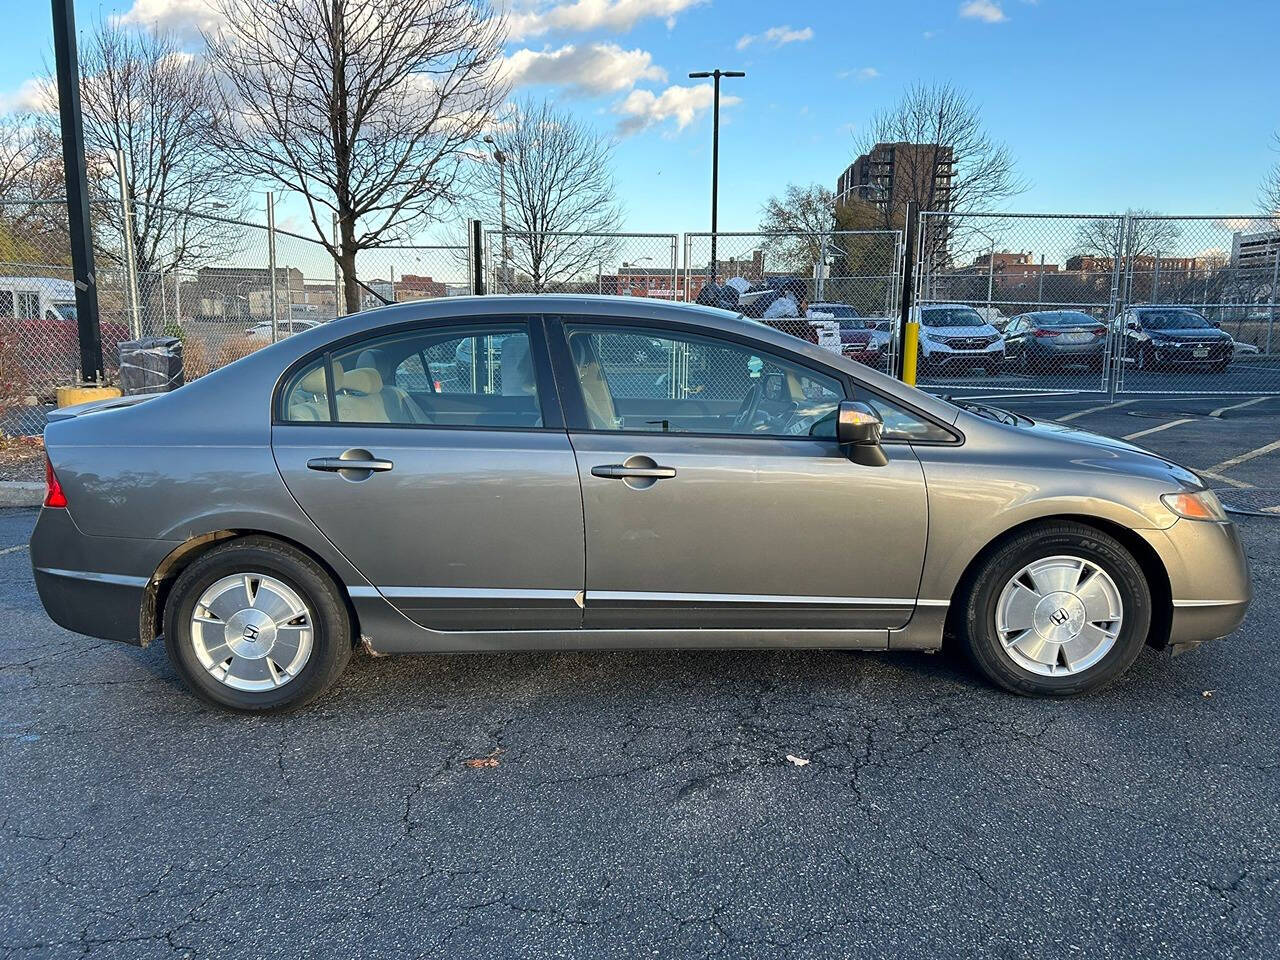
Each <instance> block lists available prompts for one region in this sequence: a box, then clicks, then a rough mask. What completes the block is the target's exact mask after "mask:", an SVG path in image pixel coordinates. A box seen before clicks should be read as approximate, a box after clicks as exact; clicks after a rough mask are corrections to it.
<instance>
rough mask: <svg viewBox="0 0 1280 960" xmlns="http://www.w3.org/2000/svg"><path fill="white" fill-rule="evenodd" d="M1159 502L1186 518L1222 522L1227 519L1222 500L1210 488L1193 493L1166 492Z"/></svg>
mask: <svg viewBox="0 0 1280 960" xmlns="http://www.w3.org/2000/svg"><path fill="white" fill-rule="evenodd" d="M1160 502H1161V503H1163V504H1164V505H1165V506H1166V507H1168V508H1169V509H1170V510H1172V511H1173V512H1174V513H1176V514H1177V515H1178V516H1180V517H1185V518H1186V519H1188V520H1212V521H1214V522H1216V523H1222V522H1223V521H1225V520H1226V519H1227V511H1225V510H1223V509H1222V501H1220V500H1219V499H1218V496H1217V494H1215V493H1214V492H1213V491H1212V490H1197V491H1196V492H1195V493H1185V492H1184V493H1166V494H1165V495H1164V496H1162V497H1161V498H1160Z"/></svg>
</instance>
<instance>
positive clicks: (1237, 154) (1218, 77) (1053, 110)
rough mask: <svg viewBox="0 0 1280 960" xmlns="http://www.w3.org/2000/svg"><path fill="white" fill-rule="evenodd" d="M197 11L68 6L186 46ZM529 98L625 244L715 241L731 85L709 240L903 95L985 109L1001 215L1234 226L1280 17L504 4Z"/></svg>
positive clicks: (1256, 0)
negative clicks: (183, 36)
mask: <svg viewBox="0 0 1280 960" xmlns="http://www.w3.org/2000/svg"><path fill="white" fill-rule="evenodd" d="M204 2H205V0H128V2H123V3H98V2H83V3H77V7H76V9H77V17H78V20H79V25H80V27H81V28H82V29H83V28H85V27H86V26H88V25H90V24H91V23H92V21H93V20H94V19H95V17H97V16H99V15H111V14H119V13H125V14H127V15H128V16H130V17H132V18H133V19H136V20H139V21H147V22H150V21H153V20H156V19H160V20H162V21H163V22H165V23H166V24H168V25H170V26H173V27H176V28H178V29H189V28H190V26H191V25H192V24H194V23H196V22H198V21H199V20H200V18H201V17H202V16H205V15H206V14H205V13H204V9H205V8H204V6H203V4H204ZM513 2H514V9H513V11H512V25H513V27H514V28H515V33H516V36H514V37H513V38H512V40H511V42H510V43H509V44H508V46H507V54H508V57H509V58H510V62H509V66H510V69H511V71H512V76H513V78H514V79H515V80H516V81H517V82H518V83H521V84H524V88H523V89H522V90H521V91H520V92H521V93H533V94H535V95H536V94H542V93H546V94H548V95H551V96H554V97H555V98H556V99H557V100H558V101H559V102H560V103H561V104H562V105H565V106H568V107H569V108H571V109H572V110H574V111H575V112H577V113H579V114H580V115H581V116H583V117H584V118H586V119H588V120H589V121H590V122H592V123H593V124H595V125H596V126H597V127H598V128H599V129H600V130H601V131H602V132H606V133H611V134H616V135H617V136H618V137H619V139H618V146H617V150H616V154H615V156H616V165H617V168H616V169H617V179H618V185H619V192H620V194H621V196H622V198H623V201H624V204H625V207H626V210H627V226H628V228H629V229H631V230H653V231H667V232H676V231H683V230H700V229H706V226H707V222H708V219H709V183H710V156H711V150H710V140H711V129H710V120H709V115H708V113H709V112H708V110H707V109H706V108H705V107H706V100H707V97H706V94H705V92H699V91H696V90H690V89H689V88H691V87H693V86H694V85H695V83H696V82H695V81H690V80H688V79H686V74H687V73H688V72H689V71H690V70H700V69H711V68H714V67H717V66H718V67H722V68H726V69H743V70H746V71H747V77H746V78H745V79H743V80H733V81H725V85H724V88H723V90H724V93H725V94H726V95H732V96H733V97H736V98H738V102H736V103H733V104H732V105H729V106H725V107H723V108H722V128H721V158H720V159H721V167H720V171H721V179H720V184H721V190H720V196H721V208H720V223H721V227H722V229H726V230H731V229H741V230H745V229H751V228H753V227H754V226H755V225H756V224H757V223H758V221H759V212H760V207H761V204H762V203H763V202H764V201H765V200H766V199H767V198H768V196H769V195H770V194H772V193H777V192H780V191H781V190H782V189H783V188H784V187H785V185H786V184H787V183H788V182H791V181H794V182H798V183H808V182H812V181H818V182H821V183H824V184H826V185H828V186H832V185H834V182H835V179H836V177H837V175H838V174H839V172H840V171H841V170H842V169H843V168H844V167H845V165H846V164H848V162H849V161H850V160H851V159H852V155H853V148H854V139H853V138H854V136H855V134H856V132H857V131H858V130H860V129H862V128H863V127H865V125H866V124H867V122H868V120H869V118H870V116H871V115H872V114H873V113H874V111H875V110H877V109H878V108H880V107H883V106H885V105H887V104H889V103H891V102H892V101H894V100H895V99H896V98H897V97H898V96H899V95H900V94H901V92H902V90H903V88H904V87H905V86H907V85H908V84H910V83H913V82H915V81H943V80H945V81H950V82H952V83H954V84H956V85H958V86H960V87H962V88H964V89H965V90H967V91H968V92H970V93H971V94H972V95H973V97H974V98H975V99H976V100H977V101H979V102H980V103H981V104H982V107H983V114H984V117H985V119H986V124H987V127H988V129H989V131H990V133H991V134H992V135H993V136H995V137H996V138H998V139H1001V140H1004V141H1005V142H1007V143H1008V144H1009V146H1010V147H1011V148H1012V150H1013V153H1014V155H1015V157H1016V158H1017V161H1018V172H1019V173H1020V174H1021V175H1022V176H1023V177H1024V178H1025V179H1026V180H1027V181H1028V182H1029V184H1030V187H1029V189H1028V190H1027V191H1026V192H1025V193H1024V194H1022V195H1021V196H1019V197H1017V198H1015V199H1014V200H1012V201H1010V202H1009V203H1008V204H1007V208H1008V209H1011V210H1027V211H1082V212H1101V211H1112V210H1123V209H1125V208H1127V207H1142V208H1149V209H1154V210H1160V211H1163V212H1178V213H1211V214H1237V213H1249V212H1252V211H1254V210H1255V209H1256V207H1257V188H1258V184H1259V182H1260V180H1261V179H1262V177H1263V175H1264V173H1265V171H1266V170H1267V168H1268V167H1270V166H1271V165H1272V164H1274V163H1275V162H1276V161H1277V160H1280V154H1277V153H1276V152H1275V151H1274V150H1273V149H1272V140H1271V138H1272V134H1273V132H1274V131H1275V130H1276V129H1277V128H1280V105H1278V104H1280V97H1278V96H1277V94H1280V80H1278V79H1277V77H1276V75H1275V70H1274V58H1275V56H1276V38H1277V36H1280V2H1278V0H1216V2H1204V0H1199V2H1187V0H1164V2H1158V0H1109V2H1102V0H900V2H898V3H883V2H874V3H873V2H867V3H862V2H817V0H789V2H786V3H778V2H776V0H773V2H767V0H733V2H728V0H565V2H555V0H513ZM13 6H15V7H17V9H13V8H11V9H10V10H9V11H8V13H7V17H6V19H7V21H8V23H7V27H8V28H7V30H6V31H5V38H4V39H3V40H0V107H8V108H12V106H13V105H14V104H15V103H20V102H21V101H22V98H23V89H24V88H23V85H24V83H26V82H27V81H29V80H30V79H31V78H32V77H33V76H34V75H36V74H39V73H40V72H42V70H43V69H44V64H45V63H46V62H51V61H52V47H51V43H52V41H51V38H50V20H49V17H50V14H49V7H48V5H47V4H44V3H36V2H29V3H28V2H23V3H21V4H14V5H13Z"/></svg>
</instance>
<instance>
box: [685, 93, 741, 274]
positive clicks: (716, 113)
mask: <svg viewBox="0 0 1280 960" xmlns="http://www.w3.org/2000/svg"><path fill="white" fill-rule="evenodd" d="M745 76H746V73H745V72H744V71H742V70H720V69H718V68H717V69H715V70H700V71H698V72H697V73H691V74H689V79H690V80H705V79H707V78H708V77H710V78H712V80H713V82H714V88H715V92H714V94H713V95H712V104H711V263H710V265H709V266H708V268H707V269H708V272H709V273H710V275H711V281H710V282H711V283H715V282H716V230H717V220H716V214H717V207H718V205H719V204H718V201H719V194H720V78H721V77H745Z"/></svg>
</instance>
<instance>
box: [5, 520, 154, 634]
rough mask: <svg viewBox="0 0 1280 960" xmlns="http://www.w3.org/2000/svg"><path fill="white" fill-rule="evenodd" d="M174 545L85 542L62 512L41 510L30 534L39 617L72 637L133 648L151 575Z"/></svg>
mask: <svg viewBox="0 0 1280 960" xmlns="http://www.w3.org/2000/svg"><path fill="white" fill-rule="evenodd" d="M176 546H177V544H175V543H171V542H169V541H167V540H133V539H125V538H121V537H90V536H86V535H85V534H83V533H81V532H80V529H79V528H78V527H77V526H76V525H75V522H74V521H73V520H72V519H71V515H70V514H69V513H68V512H67V511H66V510H50V509H43V510H41V511H40V517H39V519H37V520H36V526H35V530H34V531H32V534H31V567H32V572H33V574H34V576H35V582H36V592H37V593H38V594H39V595H40V602H41V603H42V604H43V605H44V609H45V612H46V613H48V614H49V617H50V619H52V620H53V622H54V623H56V624H57V625H58V626H60V627H65V628H66V629H68V630H73V631H75V632H76V633H83V634H87V635H88V636H91V637H100V638H102V639H104V640H121V641H124V642H126V643H139V642H140V641H139V634H140V630H139V616H140V613H141V610H142V601H143V598H144V597H145V596H146V591H147V587H148V585H149V584H150V582H151V577H152V574H154V573H155V571H156V569H157V568H158V567H159V566H160V563H161V561H162V560H164V558H165V557H166V556H168V554H169V552H170V551H172V550H173V549H174V547H176Z"/></svg>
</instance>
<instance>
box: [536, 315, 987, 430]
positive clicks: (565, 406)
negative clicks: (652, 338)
mask: <svg viewBox="0 0 1280 960" xmlns="http://www.w3.org/2000/svg"><path fill="white" fill-rule="evenodd" d="M543 320H544V322H545V324H546V326H547V335H548V336H547V345H548V347H549V348H550V350H551V358H552V366H553V367H554V369H555V373H556V384H557V389H558V390H559V393H560V396H559V399H560V401H561V409H562V410H564V412H565V422H566V424H567V425H568V427H567V429H568V430H569V431H570V432H571V433H584V434H595V435H599V436H638V437H651V436H654V435H655V433H657V434H660V431H654V430H598V429H594V428H592V427H590V426H587V425H586V424H588V423H589V422H590V421H589V419H588V417H587V411H586V404H585V403H584V401H583V399H582V392H581V390H580V389H579V386H578V378H577V374H576V371H575V369H574V365H573V357H572V356H571V354H570V352H569V341H568V337H567V335H566V333H565V329H564V328H565V324H566V323H567V324H570V325H575V326H580V325H595V326H634V327H641V328H646V327H648V328H653V327H655V326H656V327H657V328H659V329H668V330H672V331H676V332H683V333H690V334H693V335H695V336H701V337H704V338H709V339H715V338H722V339H725V340H728V341H730V342H732V343H736V344H739V345H741V346H746V347H753V346H758V345H759V341H757V340H754V339H752V338H750V337H745V336H743V335H741V334H738V333H734V332H731V331H725V330H707V329H706V328H705V327H702V326H700V325H697V324H690V323H684V322H681V321H679V320H669V319H666V318H653V317H617V316H613V317H611V316H607V315H603V314H596V313H590V314H587V313H583V314H567V313H557V314H546V315H544V317H543ZM766 346H767V347H768V350H769V352H772V353H776V354H778V355H779V356H782V357H785V358H786V359H787V360H788V361H789V362H792V363H794V364H796V365H797V366H801V367H805V368H806V369H809V370H812V371H814V372H815V373H820V374H822V375H823V376H826V377H830V378H832V379H835V380H838V381H839V382H840V383H841V385H842V386H843V387H844V391H845V399H846V400H856V399H858V391H859V390H862V391H865V392H866V393H869V394H871V395H872V396H875V397H879V398H880V399H881V400H884V401H886V402H887V403H892V404H896V405H897V406H899V407H902V408H903V409H904V410H907V411H908V412H909V413H911V414H913V415H915V416H918V417H920V418H921V419H922V420H925V421H926V422H928V423H931V424H933V425H934V426H936V427H938V428H940V429H941V430H942V431H943V432H945V433H947V434H948V435H949V436H950V437H951V439H949V440H908V439H898V438H886V439H884V440H882V441H881V443H882V444H889V445H893V446H904V445H905V446H928V447H951V446H961V445H963V444H964V434H963V433H962V432H961V431H960V430H959V429H958V428H956V427H955V426H953V425H952V424H949V423H947V422H945V421H944V420H941V419H939V418H938V417H936V416H934V415H933V414H930V413H928V412H926V411H924V410H921V409H920V408H919V407H917V406H915V405H914V404H911V403H909V402H907V401H905V400H902V399H899V398H898V397H893V396H890V395H888V394H886V393H885V392H884V391H883V390H877V389H875V388H874V387H871V386H869V385H867V384H866V383H865V382H864V381H862V380H859V379H857V378H856V377H854V376H853V375H852V374H849V373H846V372H845V371H843V370H838V369H836V368H835V367H824V366H822V365H821V364H818V363H816V362H815V361H814V360H812V359H811V358H809V357H807V356H804V355H802V354H797V353H792V352H791V351H789V350H787V349H786V348H785V347H778V346H776V345H774V344H772V343H770V344H766ZM561 380H563V381H564V384H565V387H564V388H563V389H561V388H560V382H561ZM566 395H567V396H566ZM575 424H582V425H583V426H581V427H579V426H576V425H575ZM661 435H664V436H679V437H712V438H717V439H725V440H787V441H807V442H819V443H831V442H833V441H832V438H830V437H811V436H788V435H782V434H770V433H759V434H753V433H705V432H697V433H694V432H692V431H691V432H688V433H684V432H681V433H667V434H661Z"/></svg>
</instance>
